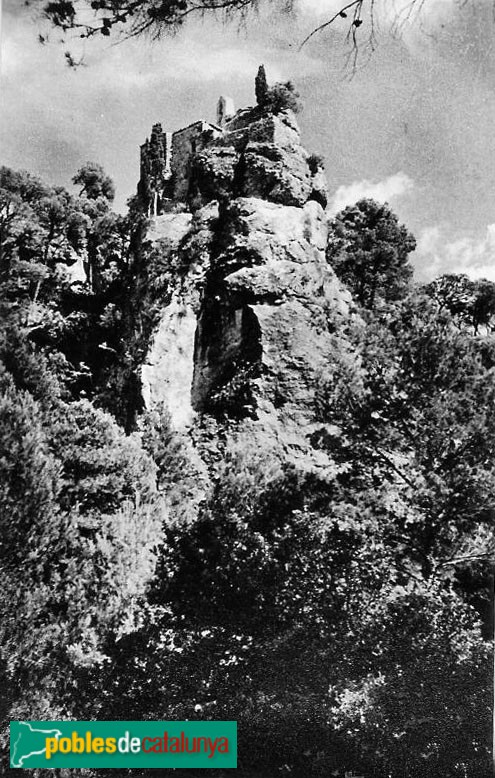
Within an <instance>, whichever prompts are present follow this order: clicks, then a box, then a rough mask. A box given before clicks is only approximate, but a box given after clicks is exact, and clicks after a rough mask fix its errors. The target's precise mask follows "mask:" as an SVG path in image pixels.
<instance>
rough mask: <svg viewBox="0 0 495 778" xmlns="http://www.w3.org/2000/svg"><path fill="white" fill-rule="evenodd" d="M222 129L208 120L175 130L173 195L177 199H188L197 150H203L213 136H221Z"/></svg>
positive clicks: (173, 140)
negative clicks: (192, 162) (193, 162)
mask: <svg viewBox="0 0 495 778" xmlns="http://www.w3.org/2000/svg"><path fill="white" fill-rule="evenodd" d="M221 134H222V131H221V130H220V129H219V128H218V127H215V125H213V124H209V123H208V122H203V121H199V122H195V123H194V124H191V125H190V126H189V127H185V128H184V129H183V130H179V131H178V132H174V134H173V136H172V175H173V182H174V187H173V197H174V199H175V200H182V201H183V200H186V199H187V193H188V189H189V179H190V176H191V159H192V157H193V155H194V154H195V153H196V152H197V151H201V150H202V149H204V148H205V146H207V145H208V144H209V143H210V141H211V140H212V139H213V138H216V137H219V136H220V135H221Z"/></svg>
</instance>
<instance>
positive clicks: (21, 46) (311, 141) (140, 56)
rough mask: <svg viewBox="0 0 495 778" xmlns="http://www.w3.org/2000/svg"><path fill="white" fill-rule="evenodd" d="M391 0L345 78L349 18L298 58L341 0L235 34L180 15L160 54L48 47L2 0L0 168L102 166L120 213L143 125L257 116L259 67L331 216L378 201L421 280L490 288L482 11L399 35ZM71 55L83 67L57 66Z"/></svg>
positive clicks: (482, 4) (487, 78)
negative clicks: (400, 231)
mask: <svg viewBox="0 0 495 778" xmlns="http://www.w3.org/2000/svg"><path fill="white" fill-rule="evenodd" d="M401 2H402V3H404V2H409V0H377V4H378V7H379V8H378V13H379V16H378V18H377V20H376V21H377V23H378V30H377V45H376V48H375V51H374V52H373V53H371V52H370V51H369V49H367V48H366V46H364V45H363V46H362V48H361V53H360V56H359V59H358V67H357V69H356V71H355V72H354V73H353V72H352V70H351V69H350V67H349V66H348V65H346V62H347V55H348V53H349V47H348V46H347V45H346V43H345V40H344V37H345V28H344V26H343V25H344V20H338V22H337V24H336V25H332V27H330V28H327V29H325V30H323V31H322V32H320V33H318V34H317V35H314V36H313V37H312V38H311V40H310V41H309V42H308V43H307V44H306V45H305V46H303V48H302V49H300V48H299V47H300V44H301V42H302V40H303V38H304V37H305V36H306V35H307V34H308V33H309V32H311V30H312V29H314V27H315V26H316V25H318V24H320V23H322V22H324V21H325V20H326V19H328V18H329V15H331V14H332V13H333V12H335V10H336V8H337V0H295V8H294V12H293V13H292V15H290V14H287V13H284V11H283V7H284V4H285V3H284V0H260V8H259V12H258V13H251V14H249V16H248V18H247V20H246V21H245V23H243V24H240V23H239V20H234V21H231V22H229V23H224V22H223V21H222V19H220V18H216V19H213V18H208V19H204V20H202V19H200V18H197V19H193V18H190V19H189V21H188V23H187V24H186V25H184V26H183V28H182V29H181V30H180V31H179V33H178V34H177V35H175V36H170V35H167V36H164V37H162V38H161V39H160V40H159V41H156V42H152V41H150V40H149V39H146V38H141V39H134V40H126V41H121V42H119V43H112V42H109V41H108V39H102V40H101V41H96V40H93V41H90V42H83V41H80V40H78V39H76V40H73V41H71V42H69V43H67V42H66V43H62V42H60V41H59V37H60V36H59V35H58V34H57V33H54V32H53V31H52V32H51V33H50V35H49V42H48V43H47V44H45V45H40V43H39V42H38V34H39V32H40V22H39V20H36V19H35V17H34V15H33V12H32V10H31V9H29V8H26V7H25V5H24V3H23V0H3V14H2V25H1V67H0V164H3V165H8V166H10V167H13V168H16V169H24V170H28V171H30V172H31V173H33V174H35V175H38V176H40V177H41V178H43V179H44V180H45V181H46V182H47V183H53V184H62V185H65V186H68V187H69V188H70V186H71V185H70V181H71V178H72V176H73V175H74V173H75V172H76V170H77V169H78V168H79V167H80V166H81V165H82V164H84V162H86V161H88V160H91V161H96V162H99V163H100V164H102V165H103V167H104V168H105V170H106V171H107V172H108V173H109V174H110V176H111V177H112V178H113V179H114V181H115V183H116V187H117V199H116V207H117V208H118V209H120V210H122V209H123V208H124V207H125V202H126V200H127V198H128V197H129V196H130V195H132V194H133V193H134V192H135V188H136V183H137V179H138V176H139V145H140V144H141V143H142V142H143V141H144V140H145V138H146V137H147V136H148V135H149V132H150V130H151V125H152V124H154V123H155V122H161V123H162V124H163V127H164V129H165V130H171V131H173V130H175V129H179V128H180V127H183V126H186V125H187V124H189V123H191V122H193V121H195V120H196V119H202V118H204V119H206V120H211V121H214V119H215V108H216V102H217V99H218V96H219V95H220V94H223V95H229V96H231V97H232V98H233V99H234V101H235V104H236V106H237V107H243V106H246V105H252V104H253V102H254V77H255V75H256V71H257V68H258V65H259V64H261V63H263V64H264V65H265V68H266V71H267V76H268V80H269V81H271V82H273V81H278V80H288V79H290V80H292V81H293V82H294V83H295V85H296V87H297V89H298V91H299V93H300V95H301V98H302V101H303V104H304V111H303V112H302V114H301V115H300V117H299V123H300V126H301V131H302V139H303V144H304V145H305V147H306V148H307V149H308V151H309V152H315V153H319V154H321V155H322V156H323V157H324V159H325V167H326V172H327V179H328V184H329V190H330V194H331V201H330V206H329V208H330V210H331V212H333V213H336V212H337V211H338V210H340V209H341V208H343V207H345V206H346V205H348V204H352V203H354V202H356V200H358V199H359V198H360V197H363V196H370V197H373V198H375V199H377V200H380V201H387V202H389V204H390V206H391V207H392V209H393V210H394V212H395V213H396V214H397V216H398V217H399V219H400V220H401V222H403V223H404V224H406V226H407V227H408V228H409V230H410V231H411V232H412V233H413V234H414V235H415V237H416V239H417V250H416V252H415V254H414V258H413V261H414V264H415V268H416V277H417V278H418V280H428V279H430V278H432V277H434V276H436V275H439V274H441V273H446V272H465V273H467V274H468V275H470V276H471V277H473V278H480V277H485V278H490V279H492V280H494V281H495V98H494V91H493V90H494V85H495V78H494V76H495V22H494V17H493V5H492V0H467V1H466V0H425V2H424V3H423V4H422V10H421V12H419V13H414V14H413V15H412V17H411V18H410V20H409V21H406V22H405V23H404V24H403V25H402V26H401V28H400V30H397V29H396V26H397V25H396V24H395V23H396V22H397V13H399V14H400V11H401ZM380 3H381V5H380ZM399 18H402V19H405V16H404V15H402V16H401V17H399ZM360 32H362V33H363V35H362V37H363V40H365V39H366V38H367V34H366V33H367V30H366V25H363V28H361V29H360ZM67 49H70V50H71V52H72V53H73V55H74V57H76V58H79V57H84V64H83V66H81V67H79V68H77V69H71V68H68V67H67V66H66V65H65V60H64V52H65V51H66V50H67Z"/></svg>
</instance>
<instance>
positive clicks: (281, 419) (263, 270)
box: [141, 109, 353, 475]
mask: <svg viewBox="0 0 495 778" xmlns="http://www.w3.org/2000/svg"><path fill="white" fill-rule="evenodd" d="M325 201H326V184H325V182H324V178H323V174H322V171H321V169H320V167H319V166H318V165H315V164H314V160H313V161H310V163H309V164H308V155H307V153H306V151H305V150H304V149H303V148H302V146H301V144H300V139H299V130H298V128H297V124H296V123H295V119H294V117H293V116H292V114H290V113H286V114H283V115H279V116H271V115H269V116H266V115H260V113H259V111H257V110H256V109H250V110H248V111H241V112H238V114H236V116H235V117H234V118H233V119H232V120H230V121H229V123H228V125H227V131H226V132H225V133H224V135H223V137H222V138H221V139H218V140H216V141H215V142H214V143H213V144H212V145H211V146H210V147H208V148H206V149H205V148H203V149H202V150H201V151H200V152H199V153H198V154H196V156H195V157H194V159H193V162H192V177H191V198H190V209H191V211H190V212H189V213H187V212H185V213H167V214H164V215H163V216H159V217H157V218H156V219H155V220H153V222H152V224H151V226H150V229H149V230H148V234H147V236H146V241H147V246H148V248H149V247H151V248H152V249H153V251H154V256H156V255H157V252H158V255H159V261H160V262H161V263H162V264H163V265H164V267H165V268H169V270H168V271H167V272H168V274H169V275H168V278H169V281H168V286H167V291H166V294H164V297H163V306H162V308H161V310H160V314H159V320H158V322H157V324H156V327H155V328H154V332H153V334H152V337H151V339H150V344H149V349H148V353H147V355H146V357H145V359H144V362H143V365H142V371H141V380H142V387H143V398H144V401H145V403H146V405H147V406H148V408H154V407H158V406H164V407H165V408H166V409H168V412H169V414H170V418H171V420H172V424H173V426H174V427H175V429H176V430H179V431H182V433H183V434H186V435H190V436H191V439H193V440H194V441H195V442H194V446H195V450H196V452H199V454H200V456H203V455H205V451H206V446H207V443H206V442H205V436H206V437H208V435H210V439H209V440H210V444H211V427H212V425H214V426H215V425H216V429H217V433H218V434H217V438H218V439H220V438H222V439H223V440H227V441H228V440H229V439H231V438H232V437H233V436H234V437H235V438H236V440H238V439H245V440H247V441H249V445H251V446H252V445H254V446H258V447H259V448H260V449H268V450H270V451H272V450H273V451H275V450H276V451H278V452H279V455H281V454H280V452H283V454H282V456H283V457H284V459H285V460H286V461H289V462H291V463H293V464H294V465H296V466H297V467H300V468H304V469H305V470H308V469H309V470H310V471H314V470H317V471H318V473H319V474H320V475H321V473H324V472H325V468H328V466H329V464H328V461H327V459H326V456H325V454H323V452H321V451H319V450H317V448H315V447H314V446H313V442H312V441H313V439H314V435H315V433H317V432H318V428H319V426H320V427H321V425H318V422H317V414H316V411H315V407H316V397H317V393H318V389H319V386H320V382H321V376H322V374H323V373H324V371H325V368H326V366H327V365H328V363H329V360H330V359H331V355H332V349H334V344H333V333H335V332H336V331H338V329H339V326H340V324H341V323H343V322H345V321H346V320H348V318H349V316H350V315H351V316H352V315H353V313H352V300H351V296H350V294H349V292H348V291H347V290H346V289H345V288H343V287H342V285H341V284H340V282H339V281H338V280H337V278H336V276H335V274H334V272H333V270H332V269H331V268H330V266H329V265H328V263H327V262H326V258H325V249H326V245H327V238H328V232H327V230H328V227H327V218H326V214H325V211H324V208H323V207H322V206H323V205H324V203H325ZM162 247H163V248H162ZM155 261H156V260H155ZM206 430H209V432H208V433H207V432H206ZM218 430H222V432H218ZM202 440H203V442H201V441H202ZM210 448H211V445H210ZM201 452H203V454H201ZM207 458H208V456H207Z"/></svg>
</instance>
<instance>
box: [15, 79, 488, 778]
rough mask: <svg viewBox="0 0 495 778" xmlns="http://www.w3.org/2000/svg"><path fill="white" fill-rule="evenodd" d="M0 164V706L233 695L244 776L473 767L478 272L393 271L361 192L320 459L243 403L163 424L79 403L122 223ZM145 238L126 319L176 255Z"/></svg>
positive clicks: (122, 283) (123, 323) (482, 771)
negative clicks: (241, 407)
mask: <svg viewBox="0 0 495 778" xmlns="http://www.w3.org/2000/svg"><path fill="white" fill-rule="evenodd" d="M262 91H263V90H262ZM101 179H102V176H101V175H100V174H98V181H100V182H101ZM0 182H1V191H0V195H1V198H2V199H1V200H0V202H1V203H2V206H1V207H2V210H0V214H2V219H3V221H2V222H1V224H2V232H1V239H2V245H3V252H4V253H3V256H4V258H7V259H6V260H5V262H4V264H3V268H4V274H3V276H2V280H1V286H0V292H1V294H0V303H1V305H2V311H3V313H4V316H3V318H2V324H1V326H0V480H1V484H2V489H1V490H0V522H1V528H2V531H1V533H0V584H1V586H0V592H1V594H0V645H1V646H2V649H1V652H0V675H1V677H2V679H3V681H4V682H5V688H6V690H7V692H6V697H5V701H4V703H3V709H2V712H3V714H4V721H5V722H7V720H8V719H9V718H19V719H31V718H37V717H39V718H46V719H50V718H52V719H57V718H64V717H68V718H72V719H76V720H77V719H79V720H95V719H109V720H114V719H115V720H133V719H143V720H147V719H155V720H163V719H178V720H183V719H203V718H204V719H209V720H211V719H216V720H231V719H233V720H237V721H238V723H239V770H240V771H241V773H242V774H243V775H244V776H249V778H251V776H252V777H253V778H255V777H256V776H257V775H260V774H266V775H278V774H280V773H286V772H287V773H290V774H292V775H294V776H301V778H302V777H303V776H307V775H311V776H315V778H320V777H321V778H326V777H327V776H328V775H331V774H335V775H339V774H340V775H342V774H345V772H346V771H347V772H349V771H353V772H355V773H357V774H365V775H373V774H375V775H387V776H392V778H403V777H404V778H418V777H419V778H435V777H436V776H438V775H449V776H452V778H456V776H459V778H466V777H467V778H485V776H486V778H488V776H489V775H490V769H491V765H490V758H489V744H490V715H491V712H490V707H491V693H490V677H491V671H490V667H491V659H490V650H491V643H490V638H491V634H490V619H489V611H490V607H491V606H490V595H491V591H490V574H491V571H492V563H493V555H494V552H495V538H494V520H495V498H494V495H495V472H494V467H493V462H494V461H495V351H494V346H493V342H492V339H491V337H490V335H489V334H488V335H485V334H482V331H481V330H482V328H483V327H484V328H485V329H487V330H488V329H489V323H490V320H491V318H490V317H491V315H492V314H491V313H490V311H491V302H490V300H491V295H492V290H491V288H490V286H489V284H488V283H487V282H480V283H479V284H478V283H474V282H469V281H468V280H467V279H465V278H463V277H456V278H453V277H449V278H447V279H445V278H443V279H440V280H439V281H438V282H437V283H436V284H432V285H429V286H427V287H426V288H422V289H414V288H412V287H411V285H410V284H409V279H410V267H409V265H408V255H409V253H410V251H411V250H412V247H413V245H414V241H413V238H412V236H411V235H410V234H409V233H408V231H407V230H406V228H405V227H403V226H402V225H400V224H399V223H398V221H397V219H396V217H395V216H394V215H393V214H392V213H391V211H390V209H389V208H388V206H382V205H378V204H377V203H374V202H373V201H368V200H365V201H360V202H359V203H358V204H357V205H356V206H354V207H352V208H348V209H346V210H345V211H343V212H342V213H341V214H339V215H338V216H337V217H336V218H335V220H334V221H333V223H332V231H331V240H330V245H329V259H330V261H331V262H332V264H333V265H334V267H335V269H336V272H337V274H338V275H340V277H341V278H342V279H343V280H344V281H345V282H346V283H347V284H348V286H349V288H350V289H351V291H352V292H353V294H354V296H355V298H356V300H357V302H358V303H359V304H360V305H361V309H360V311H359V314H360V315H359V316H356V315H355V312H354V314H353V315H350V316H349V317H348V318H345V317H342V318H341V325H340V328H339V330H338V331H335V330H334V329H333V328H332V327H331V322H330V321H329V322H328V359H327V361H326V362H325V363H322V364H321V365H320V374H319V380H318V383H317V389H316V391H315V394H314V398H313V401H312V402H313V405H312V407H311V409H308V413H310V412H311V414H312V416H311V420H310V421H311V423H310V424H309V425H308V430H307V435H308V439H309V440H310V441H311V445H312V446H313V447H314V449H315V450H316V452H317V453H318V455H319V456H320V455H321V462H323V463H326V464H320V465H318V466H317V467H308V466H306V465H304V464H302V463H301V457H293V456H289V455H288V452H287V449H286V447H285V446H284V445H282V444H281V443H278V442H276V440H275V438H274V437H272V436H270V435H265V434H264V430H263V425H262V424H260V423H259V421H257V420H253V419H241V420H239V419H236V420H235V421H232V422H230V423H224V422H223V421H218V420H216V419H215V418H213V417H209V416H208V415H207V414H205V415H204V416H203V418H201V419H199V420H198V422H197V425H196V426H195V429H194V432H193V435H194V437H192V436H188V435H186V434H183V435H180V436H179V435H178V434H177V433H175V432H174V430H173V429H172V427H171V424H170V419H169V418H168V417H167V414H166V413H165V412H164V411H163V410H160V409H156V410H154V411H153V412H150V413H148V414H147V415H143V417H142V418H141V419H140V421H139V424H138V426H137V428H136V429H135V430H134V432H133V433H132V434H127V433H126V432H125V431H124V429H123V428H122V426H121V425H120V424H119V423H118V422H117V421H116V419H115V417H112V416H110V415H109V413H108V412H107V411H105V410H104V409H102V407H101V406H102V405H104V404H105V403H104V402H103V399H102V398H103V397H104V395H103V391H104V389H106V391H107V393H108V394H114V395H116V396H117V397H118V396H128V392H127V387H125V386H124V378H123V375H124V374H125V375H127V374H126V371H129V373H130V374H132V371H133V363H132V348H135V349H136V348H137V347H136V343H137V344H138V346H139V348H141V349H142V348H143V345H142V343H143V342H144V341H139V337H140V335H139V333H138V334H136V333H135V332H134V329H133V327H132V326H131V324H133V323H134V322H135V321H136V320H137V319H136V320H133V319H132V311H129V305H126V303H125V299H126V295H127V296H129V295H130V291H129V289H130V286H131V282H132V279H133V274H135V273H136V272H137V269H136V266H133V267H129V260H128V241H129V237H128V233H129V224H128V222H126V221H125V220H121V218H120V217H117V216H116V215H115V214H112V212H111V211H110V209H109V203H108V200H107V199H106V198H105V196H104V195H103V190H102V188H101V187H100V186H99V184H98V185H97V186H96V189H95V190H92V189H91V187H89V189H87V190H86V192H85V196H81V197H73V196H71V195H69V194H68V193H67V192H66V191H65V190H63V189H61V188H60V189H57V188H51V187H46V186H45V185H43V184H42V183H41V182H39V181H38V180H37V179H34V178H32V177H31V176H29V175H28V174H25V173H20V174H18V173H14V172H13V171H9V170H7V169H2V171H1V174H0ZM81 183H82V180H81ZM91 193H93V195H94V196H92V194H91ZM198 246H200V247H201V244H198ZM162 248H163V247H162ZM155 251H156V255H150V256H149V257H148V259H149V260H150V261H148V262H147V263H144V262H143V267H142V268H141V271H140V272H141V276H139V278H138V279H137V280H136V279H134V283H135V284H136V285H137V287H136V286H135V287H134V290H135V289H136V288H138V290H139V284H144V285H146V296H145V295H144V294H143V296H142V297H141V298H140V299H141V300H143V299H144V300H145V302H146V305H145V306H141V307H142V308H143V307H144V308H145V310H144V311H142V310H140V315H141V319H139V322H140V328H141V331H145V332H148V331H150V330H151V328H152V324H153V322H154V321H155V318H154V317H156V312H157V310H158V308H159V306H160V305H163V300H164V299H165V296H166V294H167V293H168V286H169V277H170V274H172V273H174V272H176V268H175V266H174V265H173V264H170V262H169V261H168V260H167V264H166V267H165V266H164V264H163V263H164V261H165V260H164V252H163V251H161V249H160V246H159V245H158V247H157V248H156V249H155ZM67 256H69V260H67ZM73 257H75V258H76V260H75V261H80V260H82V261H83V263H86V268H87V270H86V271H85V279H84V280H82V281H81V282H79V283H78V284H76V285H75V286H74V284H70V283H68V282H67V281H66V280H65V281H64V280H63V279H62V278H61V273H60V267H59V266H60V265H65V266H66V267H67V266H68V267H70V266H71V265H70V262H72V261H73V260H72V258H73ZM89 268H91V273H90V272H89ZM141 292H142V290H141ZM477 300H481V302H479V303H477V302H476V301H477ZM476 306H478V307H476ZM129 321H130V322H131V323H130V324H129ZM476 323H477V325H476ZM477 330H479V331H478V332H477ZM94 352H102V353H103V354H104V355H105V356H104V358H105V359H108V360H109V363H108V364H110V365H113V368H114V370H113V372H112V370H110V369H108V372H106V373H105V372H104V371H103V370H102V371H101V373H99V372H98V369H97V361H96V359H93V358H92V354H93V353H94ZM111 360H114V361H111ZM119 360H120V361H119ZM85 365H86V371H85ZM107 366H108V365H107ZM105 376H106V386H105V387H103V383H104V377H105ZM109 377H111V378H112V380H110V378H109ZM112 381H113V382H112ZM98 382H99V390H98ZM119 382H120V383H119ZM95 385H96V388H95ZM91 387H93V391H92V393H91ZM118 402H119V401H118V400H115V398H114V404H115V405H114V408H115V413H116V414H118V413H119V412H120V411H119V407H118ZM135 411H136V408H135V407H134V412H135ZM267 441H270V443H269V445H268V443H267ZM318 462H320V459H319V458H318ZM26 625H29V627H30V628H29V629H27V628H26ZM267 744H269V747H268V746H267ZM7 771H8V768H7V766H5V769H4V772H5V774H8V772H7ZM133 772H135V771H133ZM145 772H146V771H141V772H140V771H137V775H140V774H145ZM93 775H95V773H94V772H93ZM117 775H121V776H126V775H129V771H128V770H125V769H123V770H119V771H117Z"/></svg>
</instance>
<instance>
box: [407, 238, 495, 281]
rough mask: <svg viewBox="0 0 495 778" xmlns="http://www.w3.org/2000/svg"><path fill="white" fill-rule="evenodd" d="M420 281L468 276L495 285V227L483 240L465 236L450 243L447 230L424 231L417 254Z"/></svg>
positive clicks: (416, 262)
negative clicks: (460, 275) (443, 276)
mask: <svg viewBox="0 0 495 778" xmlns="http://www.w3.org/2000/svg"><path fill="white" fill-rule="evenodd" d="M415 265H416V269H417V273H418V277H419V278H420V279H421V280H429V279H431V278H435V277H437V276H439V275H443V274H444V273H465V274H466V275H467V276H469V277H470V278H472V279H477V278H487V279H489V280H490V281H495V224H489V225H488V226H487V228H486V233H485V235H484V236H482V237H481V238H475V237H471V236H464V237H460V238H457V239H455V240H451V241H449V239H448V235H447V229H446V228H445V227H440V226H438V225H437V226H435V227H429V228H427V229H425V230H424V231H423V232H422V233H421V235H420V237H419V240H418V245H417V249H416V254H415Z"/></svg>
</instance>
